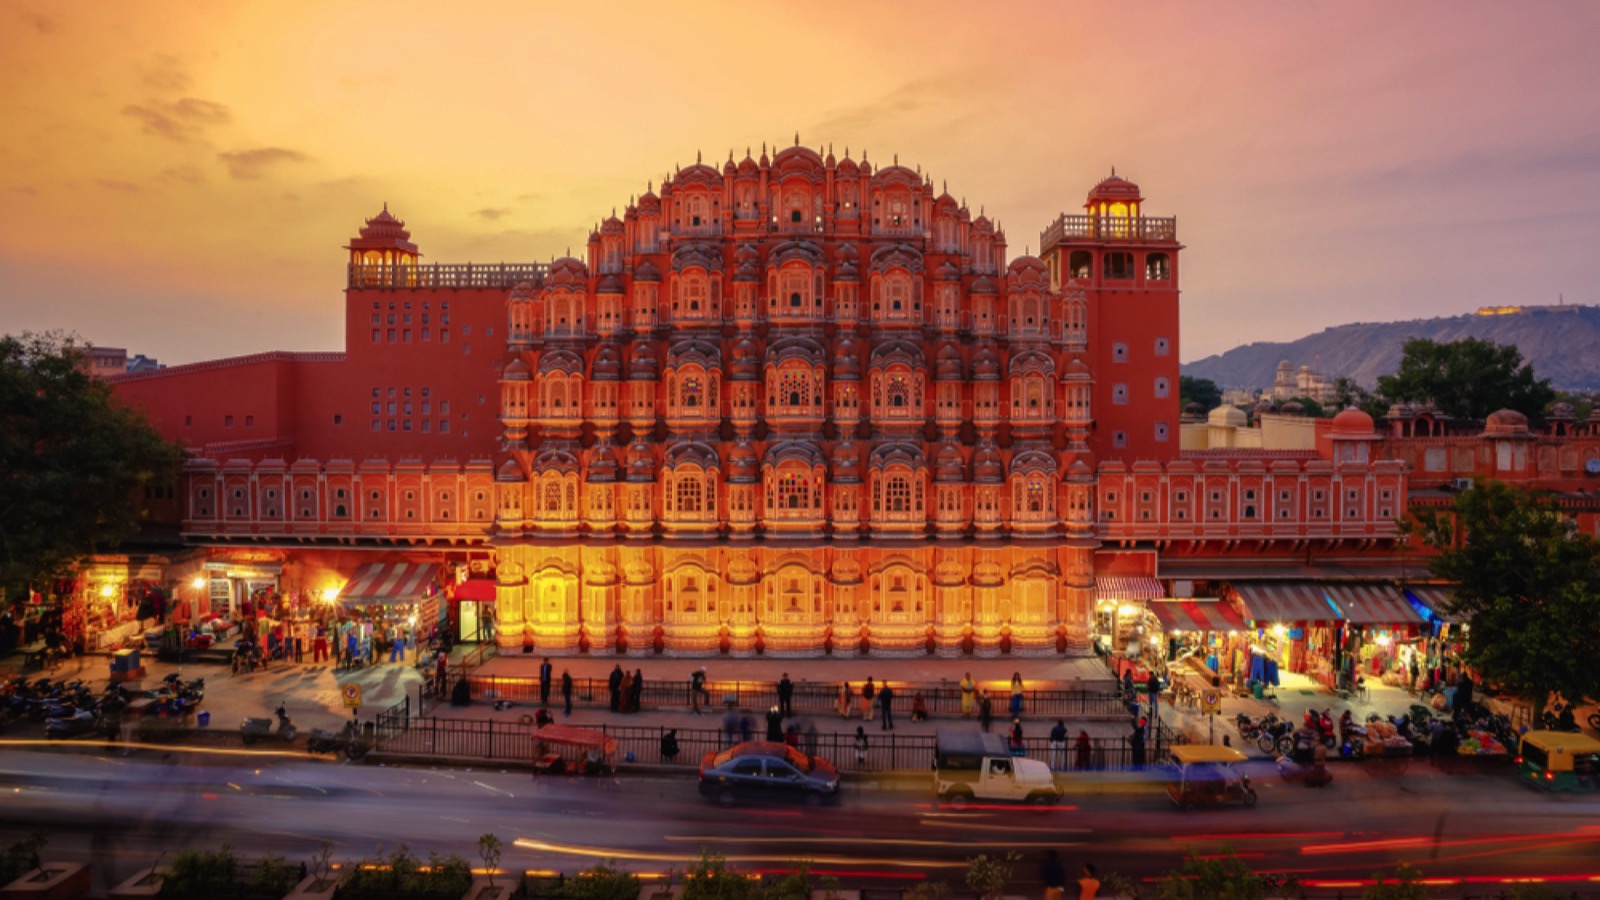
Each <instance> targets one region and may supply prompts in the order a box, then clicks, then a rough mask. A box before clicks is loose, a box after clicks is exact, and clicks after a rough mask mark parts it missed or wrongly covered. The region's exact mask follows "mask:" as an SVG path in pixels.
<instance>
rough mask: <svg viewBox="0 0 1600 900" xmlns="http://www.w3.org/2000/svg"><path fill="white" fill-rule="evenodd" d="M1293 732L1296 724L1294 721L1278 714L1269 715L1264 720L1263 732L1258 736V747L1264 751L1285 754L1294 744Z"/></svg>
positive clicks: (1278, 754)
mask: <svg viewBox="0 0 1600 900" xmlns="http://www.w3.org/2000/svg"><path fill="white" fill-rule="evenodd" d="M1293 733H1294V725H1293V724H1292V723H1290V722H1286V721H1284V720H1282V719H1279V718H1278V717H1276V716H1273V715H1268V716H1267V718H1266V719H1263V720H1262V724H1261V734H1260V735H1259V736H1257V737H1256V747H1257V748H1258V749H1259V750H1260V751H1261V752H1262V753H1271V754H1275V755H1277V756H1283V755H1284V754H1286V753H1288V752H1289V748H1290V747H1291V746H1292V745H1293V738H1292V734H1293Z"/></svg>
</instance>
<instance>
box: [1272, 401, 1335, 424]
mask: <svg viewBox="0 0 1600 900" xmlns="http://www.w3.org/2000/svg"><path fill="white" fill-rule="evenodd" d="M1283 403H1284V405H1288V404H1290V403H1298V404H1300V410H1301V411H1302V412H1303V413H1305V414H1306V415H1308V416H1310V417H1311V418H1313V419H1320V418H1322V417H1323V416H1324V415H1326V414H1327V411H1326V410H1324V409H1323V408H1322V404H1321V403H1318V402H1317V401H1315V400H1313V399H1311V398H1310V397H1290V398H1289V399H1287V400H1285V401H1283ZM1343 408H1344V407H1342V406H1341V407H1340V409H1343ZM1278 409H1280V410H1281V409H1283V406H1279V407H1278Z"/></svg>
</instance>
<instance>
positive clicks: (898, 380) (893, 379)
mask: <svg viewBox="0 0 1600 900" xmlns="http://www.w3.org/2000/svg"><path fill="white" fill-rule="evenodd" d="M909 393H910V392H909V390H908V389H907V387H906V377H905V376H904V375H891V376H889V405H890V406H892V407H896V408H900V409H903V408H905V407H906V406H907V405H908V404H907V397H908V396H909Z"/></svg>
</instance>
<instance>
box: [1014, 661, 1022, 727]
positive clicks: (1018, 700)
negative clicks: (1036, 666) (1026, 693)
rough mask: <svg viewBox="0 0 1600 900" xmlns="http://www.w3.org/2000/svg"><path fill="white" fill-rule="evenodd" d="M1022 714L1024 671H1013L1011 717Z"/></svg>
mask: <svg viewBox="0 0 1600 900" xmlns="http://www.w3.org/2000/svg"><path fill="white" fill-rule="evenodd" d="M1021 716H1022V673H1021V672H1012V673H1011V718H1013V719H1016V718H1020V717H1021Z"/></svg>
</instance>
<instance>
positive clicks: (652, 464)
mask: <svg viewBox="0 0 1600 900" xmlns="http://www.w3.org/2000/svg"><path fill="white" fill-rule="evenodd" d="M628 480H629V481H655V480H656V459H655V456H654V455H652V454H651V452H650V445H649V444H646V443H645V442H644V437H643V436H639V437H635V438H634V439H633V443H631V444H629V445H628Z"/></svg>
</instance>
